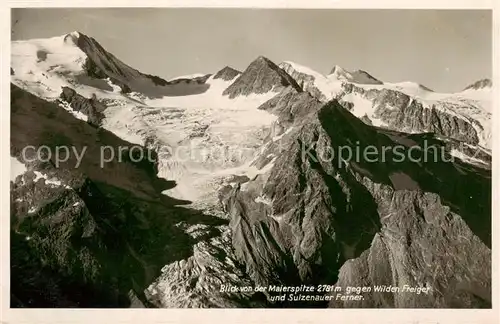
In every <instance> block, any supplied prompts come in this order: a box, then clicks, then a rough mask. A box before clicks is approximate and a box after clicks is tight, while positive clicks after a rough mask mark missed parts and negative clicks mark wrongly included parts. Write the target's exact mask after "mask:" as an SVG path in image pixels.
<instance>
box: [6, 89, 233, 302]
mask: <svg viewBox="0 0 500 324" xmlns="http://www.w3.org/2000/svg"><path fill="white" fill-rule="evenodd" d="M11 98H12V102H11V113H12V117H11V152H10V153H11V156H12V157H15V158H17V159H18V160H21V162H24V163H25V164H26V166H27V169H28V171H27V172H25V173H24V174H22V175H20V176H18V177H17V179H16V181H14V182H13V183H11V248H12V252H13V253H12V254H11V255H12V259H11V297H12V298H11V300H12V305H11V306H12V307H128V306H134V305H135V306H137V305H139V306H140V304H141V303H143V304H145V305H146V306H149V304H148V303H147V301H146V299H145V296H144V294H143V290H144V289H145V288H146V287H147V286H148V285H149V284H150V283H151V282H152V281H153V280H154V278H156V277H157V276H158V275H159V272H160V269H161V267H162V266H164V265H165V264H168V263H171V262H175V261H176V260H182V259H186V258H189V257H190V256H191V255H192V253H193V251H192V248H191V247H192V246H193V244H195V243H196V241H197V240H196V239H194V238H192V237H190V236H189V235H187V234H186V233H185V232H184V231H183V230H182V229H180V228H178V227H177V226H176V224H177V223H179V222H180V221H181V220H182V221H183V222H185V223H186V225H187V226H190V225H192V224H197V225H200V224H201V225H203V224H210V225H222V224H223V223H222V222H221V221H220V220H219V219H214V218H213V217H210V216H206V215H204V214H201V213H200V212H197V211H194V210H190V209H187V208H180V207H178V205H181V204H184V203H185V202H183V201H180V200H176V199H173V198H170V197H168V196H165V195H163V194H162V193H161V192H162V191H163V190H165V189H169V188H172V187H173V186H175V184H174V183H172V182H171V181H167V180H164V179H159V178H157V176H156V175H157V172H158V170H157V166H156V162H155V159H156V155H155V154H154V152H149V150H147V149H146V148H144V154H145V156H150V157H151V158H152V159H153V160H151V161H150V160H149V159H146V160H140V161H137V157H135V156H132V157H131V156H130V154H129V153H130V152H128V151H122V152H121V153H122V155H121V156H115V159H113V160H112V161H110V162H108V163H105V164H104V165H103V166H102V167H101V166H100V165H99V161H100V159H101V158H102V156H101V154H102V153H101V147H102V146H107V147H113V148H115V149H118V147H129V148H130V147H132V146H134V145H133V144H131V143H128V142H125V141H123V140H121V139H119V138H117V137H116V136H115V135H113V134H111V133H109V132H107V131H106V130H103V129H100V128H95V127H91V126H90V125H88V124H87V123H85V122H83V121H81V120H79V119H76V118H74V117H73V116H72V115H71V114H70V113H69V112H67V111H65V110H64V109H61V108H60V107H58V106H57V104H55V103H51V102H47V101H44V100H42V99H40V98H37V97H35V96H33V95H31V94H29V93H27V92H25V91H24V90H21V89H19V88H17V87H16V86H12V87H11ZM27 145H33V146H34V147H40V146H42V145H45V146H47V147H49V148H50V149H51V152H52V153H54V152H55V150H56V148H57V147H61V146H69V147H70V148H75V149H76V150H77V151H78V152H80V153H81V152H83V148H84V147H86V150H85V151H84V152H85V153H84V154H83V155H82V159H81V162H80V164H79V165H78V167H77V168H75V166H76V162H77V161H76V158H75V156H73V155H72V156H71V157H70V158H69V159H68V160H67V161H65V162H62V163H60V164H59V165H57V164H56V161H55V160H54V158H53V157H54V156H53V155H52V158H51V160H50V161H41V160H40V159H34V160H33V161H31V162H29V161H22V159H23V158H30V159H32V158H34V156H29V157H23V156H22V154H21V152H22V150H23V148H25V147H26V146H27ZM136 161H137V162H136ZM213 235H215V234H214V233H211V232H208V233H207V234H206V235H205V236H204V239H210V237H211V236H213ZM137 299H139V300H140V301H141V303H139V302H138V301H137Z"/></svg>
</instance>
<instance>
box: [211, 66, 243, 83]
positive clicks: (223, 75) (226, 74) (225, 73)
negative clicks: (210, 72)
mask: <svg viewBox="0 0 500 324" xmlns="http://www.w3.org/2000/svg"><path fill="white" fill-rule="evenodd" d="M240 74H241V72H240V71H238V70H235V69H233V68H232V67H230V66H226V67H224V68H223V69H222V70H220V71H219V72H217V73H215V75H214V79H222V80H224V81H231V80H233V79H234V78H236V77H237V76H238V75H240Z"/></svg>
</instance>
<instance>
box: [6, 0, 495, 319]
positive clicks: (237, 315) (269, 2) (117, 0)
mask: <svg viewBox="0 0 500 324" xmlns="http://www.w3.org/2000/svg"><path fill="white" fill-rule="evenodd" d="M496 3H497V1H494V0H439V1H436V0H405V1H402V0H377V1H374V0H351V1H344V0H330V1H327V0H307V1H306V0H287V1H285V0H254V1H241V0H190V1H187V0H184V1H183V0H175V1H173V0H171V1H165V0H143V1H132V0H129V1H127V0H111V1H106V2H105V4H104V1H103V0H101V1H98V0H74V1H63V0H60V1H41V0H37V1H35V0H32V1H8V2H7V3H2V5H1V7H0V8H1V9H0V24H1V33H2V37H1V42H0V58H1V63H0V72H1V76H2V82H1V83H0V84H1V89H0V98H1V103H2V108H1V110H0V117H1V118H0V120H1V122H2V125H1V126H2V127H0V132H1V133H0V135H1V136H0V143H1V144H0V145H1V149H2V152H5V153H4V154H5V158H3V159H2V160H1V161H2V168H0V169H1V171H0V174H1V177H0V179H1V182H0V188H1V189H0V192H1V195H0V202H1V207H2V210H3V211H4V213H2V216H1V218H0V222H1V226H0V230H1V241H0V242H1V257H2V262H1V286H0V287H1V295H0V300H1V307H2V309H1V311H0V318H1V321H2V323H106V324H107V323H110V322H112V323H145V322H150V323H191V322H199V323H200V322H201V323H204V324H205V323H217V324H220V323H221V322H227V323H273V324H274V323H281V322H283V323H342V324H348V323H370V324H372V323H385V324H391V323H394V324H403V323H412V324H417V323H425V324H427V323H429V324H431V323H454V324H460V323H468V324H469V323H481V324H489V323H492V324H493V323H495V324H496V323H500V316H499V305H498V302H499V286H498V277H499V276H498V260H499V253H498V252H499V245H498V229H499V228H500V223H499V220H498V216H499V215H500V209H499V203H498V200H497V199H495V197H497V198H500V195H499V194H498V193H499V192H498V189H499V187H500V174H499V172H498V170H499V169H498V167H499V166H500V160H499V159H497V158H496V154H494V155H493V181H492V185H493V201H492V204H493V209H492V211H493V217H492V219H493V224H492V229H493V240H492V251H493V254H492V258H493V275H492V278H493V283H492V291H493V300H492V302H493V309H489V310H469V309H467V310H455V309H443V310H440V309H429V310H423V309H414V310H413V309H412V310H408V309H311V310H298V309H283V310H280V309H235V310H227V309H207V310H204V309H189V310H181V309H144V310H135V309H10V308H9V303H10V294H9V281H10V280H9V259H10V249H9V227H10V216H9V215H10V212H9V205H10V199H9V191H10V187H9V184H8V183H9V181H8V180H9V179H10V176H9V172H10V159H9V158H8V157H7V156H6V152H8V151H10V142H9V136H10V73H9V72H8V71H10V68H9V67H10V8H16V7H103V6H105V7H212V8H222V7H225V8H237V7H246V8H248V7H253V8H304V9H305V8H311V9H313V8H339V9H340V8H343V9H347V8H350V9H497V8H493V7H494V4H496ZM493 15H494V17H493V26H494V32H493V86H494V93H495V95H494V102H493V112H494V113H493V126H494V127H493V130H494V131H493V152H498V151H499V149H500V147H499V146H500V141H499V140H497V139H498V138H500V131H499V129H500V120H499V119H500V100H499V96H498V93H499V81H500V80H499V73H498V72H499V71H498V69H499V65H498V53H499V51H498V39H499V37H500V33H499V30H498V29H499V28H498V27H499V25H498V22H499V19H498V18H499V14H498V10H494V13H493ZM495 216H497V217H495Z"/></svg>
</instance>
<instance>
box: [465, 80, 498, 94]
mask: <svg viewBox="0 0 500 324" xmlns="http://www.w3.org/2000/svg"><path fill="white" fill-rule="evenodd" d="M492 86H493V82H492V81H491V79H481V80H479V81H476V82H474V83H473V84H471V85H468V86H467V87H465V89H464V91H465V90H470V89H473V90H479V89H484V88H491V87H492Z"/></svg>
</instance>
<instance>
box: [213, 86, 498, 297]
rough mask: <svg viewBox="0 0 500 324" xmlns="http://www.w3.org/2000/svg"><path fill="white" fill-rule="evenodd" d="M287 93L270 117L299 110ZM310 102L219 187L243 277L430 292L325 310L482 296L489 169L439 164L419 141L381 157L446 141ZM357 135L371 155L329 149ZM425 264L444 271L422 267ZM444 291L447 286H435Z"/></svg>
mask: <svg viewBox="0 0 500 324" xmlns="http://www.w3.org/2000/svg"><path fill="white" fill-rule="evenodd" d="M294 95H296V94H294V93H293V91H289V93H285V94H283V96H282V98H277V99H276V100H274V102H273V104H269V103H267V109H270V111H273V109H274V111H276V112H277V113H278V116H279V117H280V118H279V120H278V121H289V120H290V118H289V117H288V116H287V114H281V115H280V113H281V112H283V111H288V112H292V115H293V113H294V112H295V111H298V113H302V112H303V110H300V109H299V110H295V109H292V108H291V107H290V108H289V109H287V108H286V105H287V102H288V105H292V106H293V101H291V100H290V101H287V100H285V98H288V97H291V96H294ZM273 99H274V98H273ZM280 101H281V103H282V104H281V105H279V104H278V103H279V102H280ZM302 101H306V100H305V99H302ZM311 102H314V100H311ZM276 107H278V108H276ZM310 107H311V108H310V109H309V114H307V115H305V116H302V117H301V118H300V119H299V118H297V119H295V122H293V124H291V125H292V126H291V128H288V131H287V132H285V133H284V134H283V136H282V137H281V138H280V139H278V140H273V141H270V142H269V143H268V144H267V147H266V149H265V150H264V151H263V153H262V155H261V156H260V157H259V158H258V159H257V161H256V162H255V166H256V167H257V168H259V169H261V170H263V171H262V173H261V174H259V175H257V176H256V177H255V178H254V179H251V180H250V181H249V182H247V183H244V184H241V185H238V186H235V187H234V188H226V189H225V190H224V192H223V193H221V202H222V204H223V206H224V208H225V210H226V211H227V213H228V214H229V215H230V217H231V222H230V226H231V230H232V233H233V237H232V243H233V247H234V250H235V254H236V256H237V257H238V260H240V262H242V263H243V264H245V267H246V271H247V273H248V274H249V275H250V277H251V278H252V280H253V281H254V282H255V283H257V284H263V285H266V284H289V285H292V284H293V285H297V284H298V283H310V284H322V283H327V284H334V283H336V282H337V284H338V285H339V286H342V287H346V286H347V285H368V286H369V285H375V284H383V283H387V284H388V285H389V284H393V285H396V284H397V285H403V284H413V285H417V286H418V285H422V286H426V285H427V286H432V287H433V289H434V293H433V295H431V296H429V295H428V296H417V297H415V296H413V297H412V296H408V295H407V296H406V297H405V296H402V295H401V296H400V295H397V294H391V293H385V295H384V296H385V297H384V298H386V300H381V298H382V297H373V298H372V297H370V298H371V299H369V298H367V301H366V302H365V304H359V303H358V304H354V303H350V304H349V303H332V304H331V305H330V306H333V307H347V306H351V307H362V306H366V307H373V306H372V305H376V306H377V307H479V306H483V305H486V306H488V305H491V294H490V290H491V282H490V280H489V279H490V278H491V272H490V271H491V270H490V267H489V265H490V264H491V251H490V248H489V246H491V227H490V221H491V209H490V201H491V185H490V179H491V178H490V177H491V175H490V172H489V171H488V170H482V169H478V168H475V167H473V166H470V165H467V164H463V163H461V162H459V161H454V162H447V161H446V159H445V158H444V157H446V154H445V155H442V154H444V153H441V154H439V153H435V152H436V151H432V150H430V151H428V152H422V151H421V150H420V153H419V154H420V155H419V156H420V160H419V161H415V159H413V160H408V159H403V160H402V161H400V160H398V159H397V154H396V153H395V152H394V151H392V152H388V153H387V154H388V155H387V156H386V157H385V158H384V159H383V160H382V159H381V157H380V153H381V152H383V151H385V150H384V149H383V148H384V147H395V146H397V145H403V146H404V152H406V153H408V150H409V149H411V148H413V147H414V146H418V147H420V148H422V147H424V146H423V143H424V140H427V141H431V142H433V143H434V145H435V146H436V148H443V147H444V146H445V144H444V143H443V142H441V141H439V140H438V139H435V138H434V137H433V136H432V135H431V134H423V135H420V134H413V135H408V134H403V133H398V132H394V131H384V130H381V129H379V128H374V127H371V126H368V125H365V124H364V123H363V122H362V121H360V120H359V119H357V118H356V117H354V116H352V115H351V114H350V113H348V112H347V111H346V110H345V109H344V108H343V107H342V106H340V105H339V104H338V103H337V102H336V101H332V102H330V103H329V104H327V105H325V106H321V105H314V104H313V105H311V106H310ZM292 119H293V118H292ZM299 121H300V122H299ZM355 143H357V145H358V146H359V148H360V150H361V152H363V151H364V150H366V148H367V147H377V148H378V150H377V152H378V154H379V158H378V159H377V160H376V161H375V162H372V160H366V159H363V158H361V159H358V158H352V159H347V160H345V159H341V157H340V155H339V154H338V152H339V151H338V148H341V147H350V148H351V152H354V151H355V150H356V148H355V146H354V145H355ZM332 148H333V149H335V150H334V151H333V152H334V153H335V154H333V155H332ZM433 152H434V153H433ZM424 154H431V157H430V158H427V159H424ZM264 170H268V171H264ZM471 206H474V207H471ZM391 235H392V236H391ZM381 238H382V239H381ZM381 240H382V242H383V243H384V244H385V245H386V247H384V246H383V244H382V243H381ZM449 244H451V246H450V245H449ZM474 251H477V255H476V256H474ZM426 262H427V263H429V264H432V266H433V267H434V268H433V269H435V268H436V267H441V268H442V269H443V270H442V271H436V272H432V271H431V270H429V268H427V266H426V265H425V263H426ZM480 264H483V265H486V266H484V267H481V266H479V265H480ZM457 267H460V268H463V269H464V270H463V271H462V270H461V271H462V272H460V273H461V274H463V276H459V277H455V273H454V272H453V269H454V268H457ZM466 269H469V270H466ZM391 273H392V276H391V275H390V274H391ZM387 274H389V276H388V275H387ZM430 275H432V276H434V277H433V278H432V277H429V276H430ZM391 278H392V279H391ZM447 289H449V291H450V293H449V294H448V292H446V293H444V292H443V291H447ZM440 292H441V293H443V294H444V296H440ZM454 294H455V295H454ZM293 305H295V306H297V304H293ZM308 306H311V303H309V305H308Z"/></svg>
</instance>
